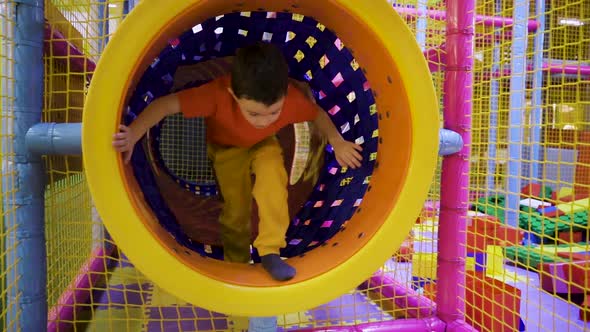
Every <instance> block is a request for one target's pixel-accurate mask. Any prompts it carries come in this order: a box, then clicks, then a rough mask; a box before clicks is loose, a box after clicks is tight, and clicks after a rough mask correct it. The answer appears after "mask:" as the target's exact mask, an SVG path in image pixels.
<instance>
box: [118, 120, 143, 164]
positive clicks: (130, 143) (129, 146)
mask: <svg viewBox="0 0 590 332" xmlns="http://www.w3.org/2000/svg"><path fill="white" fill-rule="evenodd" d="M119 130H120V131H119V132H118V133H116V134H114V135H113V146H114V147H115V150H117V151H119V152H123V161H124V162H125V164H127V163H129V161H130V160H131V155H132V154H133V147H134V146H135V143H136V142H137V139H136V138H135V137H134V135H133V132H132V130H131V128H129V127H127V126H124V125H119Z"/></svg>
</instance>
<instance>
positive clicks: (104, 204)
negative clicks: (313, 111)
mask: <svg viewBox="0 0 590 332" xmlns="http://www.w3.org/2000/svg"><path fill="white" fill-rule="evenodd" d="M285 6H291V5H290V4H289V3H283V2H278V1H272V2H271V1H268V2H264V3H257V2H254V1H236V2H227V1H223V2H216V1H193V2H190V1H167V2H155V1H152V2H150V1H145V2H142V3H141V4H139V5H138V6H137V8H136V9H135V10H134V11H133V12H132V13H131V14H130V15H129V16H128V17H127V18H126V19H125V21H124V22H123V23H122V24H121V26H120V27H119V30H118V31H117V33H116V34H115V35H114V36H113V38H112V39H111V40H110V41H109V44H108V46H107V47H106V49H105V51H104V53H103V54H102V57H101V60H100V62H99V64H98V67H97V70H96V72H95V73H94V77H93V79H92V83H91V86H90V90H89V93H88V99H87V102H86V106H85V113H84V121H83V137H82V138H83V144H82V147H83V153H84V156H85V158H84V160H85V168H86V174H87V176H88V180H89V186H90V190H91V193H92V196H93V198H94V201H95V203H96V206H97V208H98V211H99V213H100V215H101V216H102V218H103V221H104V223H105V226H106V228H107V230H108V231H109V234H110V235H111V236H112V237H113V239H114V241H115V242H116V243H117V244H118V245H119V246H120V247H121V249H122V250H123V251H124V252H125V253H126V255H127V256H128V257H129V259H130V260H131V261H132V262H133V264H134V265H135V266H136V267H137V268H138V269H139V270H140V271H142V272H143V273H144V274H145V275H147V276H148V277H149V278H151V279H152V280H154V282H155V283H156V284H158V285H160V286H161V287H162V288H164V289H165V290H167V291H169V292H170V293H172V294H175V295H177V296H179V297H181V298H184V299H186V300H187V301H189V302H191V303H193V304H195V305H199V306H201V307H205V308H207V309H210V310H215V311H219V312H226V313H231V314H237V315H276V314H279V313H282V312H291V311H297V310H302V309H304V308H309V307H313V306H317V305H320V304H322V303H325V302H327V301H330V300H332V299H334V298H336V297H337V296H339V295H341V294H343V293H345V292H346V291H348V290H349V289H350V288H351V287H354V286H355V285H358V284H360V283H361V282H362V281H363V280H365V279H366V278H367V277H369V276H370V275H371V274H372V273H373V272H374V271H375V270H376V269H378V268H379V266H381V265H382V264H383V262H385V261H386V260H387V258H388V256H389V255H388V254H387V253H390V252H392V251H393V250H395V248H397V247H399V245H400V244H401V242H402V241H403V233H404V232H400V229H401V230H403V229H406V230H409V227H410V226H411V225H412V224H413V223H414V220H415V215H417V214H418V212H419V211H420V209H421V206H422V201H423V199H424V198H425V197H426V193H427V191H428V186H429V184H430V179H431V176H433V175H434V171H435V167H436V157H437V151H438V146H437V142H438V107H437V102H436V97H435V94H434V90H433V88H432V85H431V84H430V79H429V76H430V75H429V73H428V68H427V66H426V63H425V62H424V61H416V59H420V57H421V51H420V49H419V47H418V45H417V44H416V42H415V40H414V38H413V36H412V35H411V33H410V32H409V30H408V29H407V28H406V27H405V26H404V22H403V20H402V19H401V18H400V17H399V16H397V15H396V14H395V11H394V10H393V8H391V7H390V6H388V5H387V4H386V3H377V4H370V5H369V4H367V3H366V2H362V1H339V2H334V3H332V2H329V3H318V2H315V1H299V2H298V3H297V4H296V5H295V4H293V5H292V6H295V7H291V8H292V9H295V8H296V9H297V14H292V13H285V12H284V10H285ZM232 11H239V13H232ZM268 12H272V13H276V17H272V18H269V16H268V14H267V13H268ZM244 13H248V14H244ZM220 16H223V17H220ZM248 16H249V17H248ZM305 16H309V17H311V16H313V17H315V19H313V20H312V19H310V18H305ZM210 17H217V19H214V20H210V21H205V22H203V23H199V22H201V20H202V19H204V18H210ZM256 19H258V20H260V21H268V20H270V21H271V22H272V23H270V24H268V27H267V28H260V29H256V26H255V25H253V24H255V23H254V22H257V21H256ZM316 20H317V21H316ZM242 21H244V22H242ZM248 21H251V22H252V23H249V22H248ZM292 22H295V23H292ZM319 22H321V24H322V26H319V24H320V23H319ZM351 22H354V24H355V26H356V28H355V29H350V28H349V24H351ZM369 22H370V23H369ZM275 23H276V25H277V26H281V25H283V26H286V27H287V29H284V30H281V29H280V28H275V29H276V30H271V29H272V26H273V25H274V24H275ZM297 23H301V25H302V26H301V27H298V26H297V25H298V24H297ZM289 24H291V26H289ZM324 24H325V25H326V26H327V27H330V29H332V30H333V31H334V33H335V34H336V35H338V36H339V38H341V39H342V40H345V41H346V45H347V47H348V49H350V50H352V51H354V56H355V60H356V61H357V62H358V63H359V64H362V65H361V67H358V66H355V65H351V64H350V62H351V61H352V58H351V57H350V56H348V57H346V56H341V57H339V55H338V51H339V50H342V49H343V47H339V46H338V45H334V42H335V41H336V38H335V37H333V38H330V36H328V37H323V38H322V32H323V31H324V29H325V28H324V27H323V25H324ZM258 26H260V25H258ZM219 29H221V30H219ZM265 29H268V30H269V31H273V32H271V33H269V32H265V31H266V30H265ZM306 32H307V34H305V33H306ZM269 34H271V35H272V37H270V36H269ZM291 34H293V36H291ZM300 35H301V36H300ZM224 36H227V37H224ZM392 37H393V38H392ZM291 38H292V39H291ZM236 39H237V42H235V43H234V45H232V44H231V41H232V40H234V41H235V40H236ZM260 39H262V40H266V41H268V42H273V43H277V44H278V43H280V44H283V45H284V49H283V50H284V52H285V53H286V55H287V57H288V58H289V59H290V60H289V61H290V63H291V68H292V72H291V74H292V75H296V77H297V78H300V79H301V78H304V77H303V75H305V74H307V75H308V77H307V80H308V81H309V82H310V85H311V87H312V89H314V90H317V91H319V93H321V94H322V96H320V98H319V103H320V105H321V106H322V107H324V108H325V109H326V111H328V112H329V113H330V114H331V115H332V117H333V119H334V121H336V123H337V126H338V127H341V126H344V125H345V124H348V125H349V126H355V125H356V126H355V130H354V131H353V133H352V134H353V135H356V137H354V136H352V135H347V136H349V138H352V139H357V141H359V139H360V140H361V141H360V142H361V143H363V146H365V147H366V149H365V151H366V152H364V154H365V159H366V160H369V164H367V167H365V168H363V170H361V171H359V172H353V171H349V172H347V173H345V174H342V172H340V171H338V172H339V173H340V174H338V175H334V174H332V173H330V167H332V168H335V167H336V166H337V165H332V164H333V162H332V161H330V159H328V160H327V163H328V165H332V166H330V167H329V168H328V170H327V172H326V173H324V174H322V177H321V178H320V183H321V184H320V186H326V190H322V191H319V190H318V191H316V192H315V193H316V196H317V198H315V197H314V198H315V199H314V201H313V202H311V204H306V205H308V206H309V205H311V206H317V205H316V204H317V203H320V204H323V203H327V204H331V206H334V204H333V202H334V201H337V200H341V201H344V202H342V203H340V204H338V206H337V207H336V208H332V209H320V208H316V209H311V211H309V212H307V211H303V212H302V216H301V215H300V216H298V218H300V219H303V220H308V219H311V220H312V223H311V224H309V225H306V224H304V223H301V224H299V225H295V226H293V227H292V229H291V230H289V232H288V233H289V234H298V235H296V236H293V235H290V236H289V238H288V242H289V243H290V245H293V243H295V245H300V244H301V245H303V246H305V247H310V243H313V242H315V243H319V244H325V245H324V246H320V245H317V246H311V248H305V249H306V250H296V249H297V248H295V249H294V250H293V251H294V254H295V255H293V254H291V257H290V258H289V262H290V263H291V264H293V265H294V266H295V268H297V270H298V271H299V273H298V275H297V277H296V278H295V279H294V280H293V281H292V282H289V283H287V284H279V283H277V282H273V281H271V280H270V278H269V277H268V276H265V274H264V272H263V271H262V268H261V267H260V266H259V265H257V266H255V267H254V268H253V267H251V266H248V265H243V264H229V263H225V262H222V261H219V260H213V259H206V258H205V257H204V256H206V252H205V249H204V247H203V249H202V250H201V251H199V250H198V249H199V248H198V247H196V246H192V247H191V246H190V241H189V240H188V239H187V240H186V241H183V240H182V236H181V235H179V234H178V233H175V232H174V231H173V228H174V225H175V224H177V223H175V222H174V221H173V220H171V214H170V212H168V211H166V209H165V207H163V206H162V204H161V203H157V202H156V199H155V198H154V197H153V192H154V185H153V184H150V183H149V179H150V175H149V170H147V169H146V166H145V165H146V164H147V163H146V161H145V160H143V159H145V157H143V159H141V160H140V159H139V158H141V156H142V155H144V156H145V154H142V153H138V152H139V151H136V153H134V155H137V156H138V157H136V158H134V160H133V161H132V163H133V172H132V171H131V169H130V168H128V167H125V166H123V164H122V161H121V158H120V156H119V155H118V154H117V153H116V152H115V151H114V150H113V149H112V147H111V145H110V143H109V142H110V139H111V138H110V136H109V134H108V133H112V132H115V131H116V130H117V127H118V125H119V123H120V122H121V119H124V121H128V122H129V121H132V118H133V117H134V115H135V114H138V113H139V112H141V108H143V107H145V105H146V104H148V103H149V102H150V101H151V100H153V98H157V97H158V94H160V93H165V92H166V91H169V89H170V87H168V86H167V85H166V83H168V82H170V83H168V84H170V85H171V81H172V79H171V78H168V77H167V76H166V75H170V74H171V73H172V74H173V73H174V72H175V68H174V67H170V65H168V67H164V68H161V67H162V66H164V63H170V62H176V63H178V62H183V61H184V62H185V63H188V64H190V63H191V61H190V59H198V60H193V61H192V62H193V63H197V62H199V61H200V60H202V59H210V58H215V57H222V56H228V55H231V53H232V52H233V51H235V49H236V46H239V45H240V44H242V45H243V44H245V43H248V42H251V41H252V40H260ZM297 39H299V40H300V41H303V40H306V39H307V40H308V41H309V40H310V39H314V41H310V42H309V45H307V47H305V48H294V47H290V44H289V43H290V42H293V43H297V42H300V41H299V40H297ZM140 41H142V42H143V43H141V42H140ZM316 42H317V45H316V44H315V43H316ZM328 42H329V43H330V44H328ZM184 43H185V44H186V46H185V44H184ZM131 44H135V45H134V47H130V45H131ZM326 44H327V45H326ZM369 49H370V50H371V52H370V53H365V52H364V50H369ZM402 49H403V50H404V51H403V52H402V51H401V50H402ZM206 50H209V51H206ZM158 54H159V55H158ZM322 57H327V58H328V59H329V60H330V61H342V62H341V63H343V64H344V63H345V62H344V61H346V60H345V59H349V60H348V61H346V64H347V66H343V65H340V66H335V65H334V66H330V65H329V64H328V65H327V66H325V67H324V68H321V67H320V66H319V60H321V59H322ZM154 59H155V60H154ZM187 59H189V60H187ZM341 59H342V60H341ZM308 61H309V62H308ZM161 63H162V64H161ZM298 63H299V64H301V67H297V64H298ZM299 68H301V69H299ZM360 68H362V69H363V70H362V71H361V70H360ZM322 69H325V70H322ZM146 70H147V71H146ZM144 71H145V73H144ZM112 72H116V73H119V74H118V75H117V76H116V77H113V75H112V74H111V73H112ZM363 76H366V79H364V77H363ZM142 77H146V78H145V79H146V82H150V83H149V84H150V85H149V86H146V87H144V86H143V85H142V83H143V78H142ZM154 81H156V82H161V84H160V86H162V87H163V89H162V90H160V91H161V92H160V91H158V89H157V88H156V86H157V85H155V84H157V83H153V82H154ZM366 82H368V84H369V86H367V84H366ZM346 83H348V84H346ZM341 84H342V86H341ZM369 89H370V90H372V91H370V90H369ZM133 91H134V92H133ZM373 94H375V95H377V96H378V97H377V98H375V100H374V101H373V98H372V96H373ZM148 95H149V97H148ZM351 95H353V96H355V97H356V98H357V100H358V102H357V103H353V104H352V106H347V105H346V104H341V103H342V101H341V100H343V101H347V102H348V103H352V101H354V100H355V99H346V97H347V96H348V97H349V98H350V96H351ZM135 96H137V99H135ZM324 96H325V97H324ZM364 96H367V97H364ZM324 98H325V101H326V102H325V103H323V100H324ZM136 100H139V101H140V104H136ZM127 105H128V106H127ZM347 108H349V109H347ZM355 108H356V109H355ZM374 108H375V109H374ZM105 109H109V110H112V111H109V112H105ZM338 110H340V112H339V111H338ZM418 114H419V115H418ZM355 117H357V120H356V121H355ZM418 118H420V120H419V121H418ZM128 119H130V120H128ZM359 119H360V122H359ZM377 119H379V120H377ZM377 121H379V125H378V127H377V126H376V124H377ZM365 122H368V123H367V124H365ZM345 135H346V134H345ZM389 142H391V143H393V142H395V144H396V145H398V148H397V149H395V150H394V149H387V148H384V147H385V146H387V144H391V143H389ZM379 144H381V147H382V148H378V145H379ZM373 153H376V154H377V155H376V158H371V155H372V154H373ZM375 163H379V168H375V169H374V170H373V166H371V165H374V164H375ZM140 164H141V165H143V167H142V166H141V165H140ZM148 167H149V166H148ZM394 169H395V171H393V170H394ZM146 170H147V172H148V173H146ZM152 176H153V175H152ZM345 177H353V178H355V179H356V180H355V183H351V184H349V185H347V186H346V188H345V189H344V190H343V192H341V193H339V194H338V196H335V195H334V194H333V193H332V190H327V189H328V188H330V187H332V188H337V187H335V186H338V183H341V181H342V180H343V179H344V178H345ZM369 177H370V179H371V180H370V182H368V181H365V180H363V179H368V178H369ZM369 188H371V189H370V190H368V189H369ZM392 188H396V189H395V190H392ZM340 190H341V191H342V189H340ZM139 191H142V192H143V193H144V194H143V195H141V196H140V194H139ZM347 191H348V192H351V193H355V192H356V193H358V194H349V193H347ZM365 191H366V193H365ZM148 193H151V196H150V194H148ZM360 200H362V203H361V204H358V203H357V202H359V201H360ZM357 207H358V208H357ZM355 208H356V209H355ZM331 210H341V211H342V212H340V213H339V212H338V211H336V212H330V211H331ZM355 210H356V212H357V213H354V212H355ZM326 213H332V214H337V215H334V216H333V217H331V218H332V219H333V220H332V219H327V218H326V217H322V216H323V215H325V214H326ZM353 213H354V214H353ZM121 215H125V216H126V217H125V222H121ZM328 218H330V217H328ZM158 220H160V221H159V222H158ZM326 220H328V221H329V226H328V228H329V230H328V234H331V236H326V235H324V236H323V237H322V236H321V234H319V233H318V232H317V231H316V229H317V226H318V225H321V224H324V223H325V222H326ZM363 220H373V222H372V223H370V224H368V223H366V222H362V221H363ZM345 222H346V228H344V227H343V226H342V225H343V224H344V223H345ZM167 225H169V226H168V227H167ZM344 229H345V231H343V232H339V230H344ZM307 232H313V233H312V236H313V234H315V235H318V237H311V238H310V235H306V234H305V233H307ZM131 234H133V236H130V235H131ZM170 234H172V236H170ZM314 247H317V248H314ZM290 249H292V248H290V247H287V248H286V251H287V252H288V251H289V250H290ZM310 249H313V250H310ZM303 253H305V256H304V257H301V256H300V255H301V254H303ZM297 255H299V256H297ZM169 271H175V277H174V278H170V274H169ZM187 285H191V286H190V287H187ZM327 285H329V287H328V286H327ZM208 294H209V295H208ZM213 294H215V296H214V295H213ZM219 294H224V295H223V296H221V295H219ZM235 299H240V301H239V302H238V301H235ZM244 303H248V305H247V306H245V305H243V304H244Z"/></svg>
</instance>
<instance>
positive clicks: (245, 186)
mask: <svg viewBox="0 0 590 332" xmlns="http://www.w3.org/2000/svg"><path fill="white" fill-rule="evenodd" d="M296 86H299V84H297V83H290V79H289V75H288V65H287V62H286V60H285V58H284V57H283V54H282V53H281V51H280V50H279V49H278V48H276V47H275V46H273V45H272V44H268V43H256V44H254V45H251V46H248V47H245V48H242V49H240V50H238V52H237V54H236V56H235V58H234V60H233V64H232V69H231V73H230V75H228V76H223V77H220V78H217V79H215V80H213V81H211V82H209V83H207V84H204V85H201V86H199V87H196V88H191V89H187V90H184V91H180V92H178V93H175V94H170V95H168V96H165V97H162V98H159V99H156V100H154V101H153V102H152V103H151V104H150V105H149V106H148V107H147V108H146V109H145V110H144V111H143V112H142V113H141V114H140V115H139V116H138V117H137V118H136V119H135V121H133V123H132V124H131V125H130V126H129V127H127V126H124V125H121V126H120V132H119V133H116V134H115V135H114V140H113V146H114V147H115V148H116V150H117V151H119V152H123V153H124V160H125V162H126V163H127V162H129V160H130V159H131V154H132V152H133V147H134V145H135V143H136V142H137V141H139V139H140V138H141V137H142V136H143V135H144V134H145V133H146V131H147V130H148V129H149V128H151V127H152V126H154V125H155V124H157V123H158V122H160V121H161V120H162V119H163V118H164V117H166V116H168V115H171V114H175V113H179V112H182V113H183V115H184V116H185V117H187V118H190V117H204V118H205V123H206V126H207V141H208V144H207V152H208V156H209V158H210V159H211V161H212V163H213V168H214V170H215V174H216V176H217V181H218V184H219V189H220V192H221V195H222V197H223V200H224V206H223V211H222V213H221V216H220V224H221V239H222V243H223V247H224V256H225V257H224V258H225V260H227V261H230V262H239V263H248V262H249V261H250V229H249V228H250V216H251V214H250V213H251V205H252V198H254V199H255V200H256V202H257V204H258V210H259V217H260V223H259V227H258V228H259V234H258V236H257V238H256V239H255V241H254V246H255V247H256V248H257V249H258V252H259V254H260V256H261V261H262V266H263V267H264V269H265V270H266V271H267V272H268V273H269V274H270V275H271V276H272V278H274V279H275V280H279V281H285V280H289V279H291V278H293V277H294V276H295V272H296V271H295V269H294V268H293V267H292V266H290V265H288V264H287V263H286V262H284V261H283V260H281V258H280V256H279V249H280V248H283V247H285V246H286V241H285V233H286V231H287V228H288V226H289V213H288V206H287V172H286V170H285V167H284V164H283V155H282V150H281V147H280V145H279V142H278V141H277V139H276V138H275V134H276V133H277V132H278V131H279V130H280V129H281V128H283V127H284V126H287V125H289V124H292V123H296V122H304V121H313V122H314V124H315V126H316V127H317V128H318V130H319V131H320V133H322V135H324V137H325V138H326V139H327V140H328V143H330V144H331V145H332V147H333V148H334V153H335V155H336V159H337V161H338V163H339V164H340V165H341V166H343V167H344V166H346V167H350V168H357V167H360V166H361V160H362V157H361V155H360V153H359V152H360V151H362V148H361V147H360V146H359V145H356V144H354V143H351V142H348V141H346V140H344V139H343V138H342V136H341V135H340V133H339V132H338V130H337V129H336V128H335V126H334V124H333V123H332V121H331V120H330V118H329V117H328V115H327V114H326V113H325V112H324V111H323V110H321V109H320V108H319V107H318V106H316V104H315V102H314V100H313V98H310V97H309V96H306V94H305V93H304V92H303V89H301V88H299V87H296ZM251 174H254V175H255V182H254V185H252V183H251Z"/></svg>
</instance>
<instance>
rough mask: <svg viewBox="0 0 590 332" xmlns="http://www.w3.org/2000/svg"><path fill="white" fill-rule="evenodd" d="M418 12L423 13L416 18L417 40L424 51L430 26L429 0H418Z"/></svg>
mask: <svg viewBox="0 0 590 332" xmlns="http://www.w3.org/2000/svg"><path fill="white" fill-rule="evenodd" d="M416 9H417V11H418V13H422V14H420V15H419V16H418V18H417V19H416V41H417V42H418V45H420V49H421V50H422V52H424V51H425V50H426V28H427V27H428V16H427V14H426V10H427V9H428V1H427V0H418V3H417V4H416Z"/></svg>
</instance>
